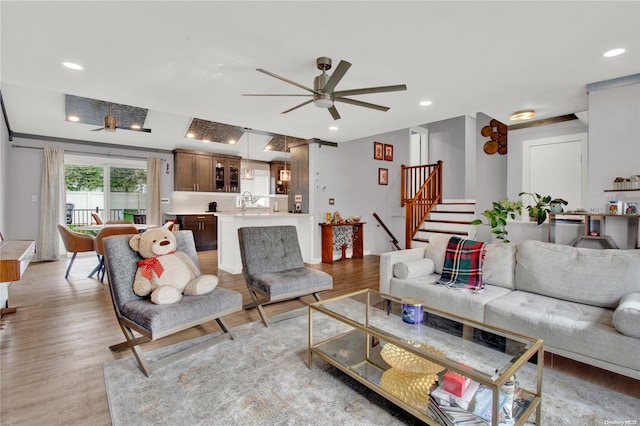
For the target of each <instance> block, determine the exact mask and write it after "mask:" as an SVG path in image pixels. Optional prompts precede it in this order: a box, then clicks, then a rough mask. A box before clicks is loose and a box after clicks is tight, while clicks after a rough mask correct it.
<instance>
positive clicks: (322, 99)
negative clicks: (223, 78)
mask: <svg viewBox="0 0 640 426" xmlns="http://www.w3.org/2000/svg"><path fill="white" fill-rule="evenodd" d="M331 64H332V62H331V58H328V57H326V56H321V57H319V58H317V59H316V66H317V68H318V69H319V70H320V71H322V74H320V75H318V76H316V77H315V78H314V80H313V89H311V88H309V87H307V86H304V85H302V84H299V83H296V82H295V81H292V80H289V79H287V78H285V77H281V76H279V75H277V74H274V73H272V72H269V71H267V70H264V69H261V68H257V69H256V71H259V72H261V73H264V74H267V75H269V76H271V77H274V78H277V79H278V80H282V81H284V82H285V83H289V84H292V85H294V86H296V87H299V88H301V89H303V90H306V91H308V92H311V94H309V95H299V94H244V95H243V96H311V99H310V100H308V101H305V102H303V103H301V104H298V105H296V106H294V107H293V108H289V109H288V110H286V111H282V114H287V113H289V112H291V111H293V110H295V109H298V108H300V107H302V106H305V105H307V104H310V103H311V102H313V104H314V105H315V106H316V107H318V108H324V109H328V110H329V114H331V117H333V119H334V120H339V119H340V118H341V117H340V114H339V113H338V110H337V109H336V107H335V105H334V102H343V103H347V104H350V105H355V106H360V107H364V108H370V109H375V110H378V111H388V110H389V107H385V106H382V105H376V104H371V103H368V102H363V101H359V100H356V99H351V98H346V97H345V96H351V95H366V94H369V93H383V92H396V91H401V90H407V86H406V85H404V84H398V85H394V86H380V87H367V88H362V89H353V90H342V91H337V92H336V91H335V88H336V86H337V85H338V83H339V82H340V80H342V77H344V75H345V74H346V72H347V71H348V70H349V68H351V64H350V63H349V62H347V61H342V60H341V61H340V63H338V66H337V67H336V69H335V70H334V72H333V74H331V75H329V74H327V71H328V70H330V69H331Z"/></svg>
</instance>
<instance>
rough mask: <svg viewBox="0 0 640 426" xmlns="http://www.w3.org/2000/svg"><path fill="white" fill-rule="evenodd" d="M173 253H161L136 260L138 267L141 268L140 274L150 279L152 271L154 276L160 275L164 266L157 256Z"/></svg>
mask: <svg viewBox="0 0 640 426" xmlns="http://www.w3.org/2000/svg"><path fill="white" fill-rule="evenodd" d="M173 253H175V251H172V252H169V253H166V254H161V255H159V256H156V257H150V258H148V259H141V260H138V268H142V276H143V277H145V278H147V279H149V280H150V279H151V278H152V277H153V273H154V272H155V273H156V276H157V277H160V276H161V275H162V273H163V272H164V267H163V266H162V263H160V261H159V260H158V258H159V257H160V256H166V255H167V254H173Z"/></svg>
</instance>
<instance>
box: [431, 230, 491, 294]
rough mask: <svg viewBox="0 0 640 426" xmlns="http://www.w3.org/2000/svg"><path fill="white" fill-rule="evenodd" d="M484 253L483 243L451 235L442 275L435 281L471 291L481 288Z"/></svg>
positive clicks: (482, 285) (482, 286)
mask: <svg viewBox="0 0 640 426" xmlns="http://www.w3.org/2000/svg"><path fill="white" fill-rule="evenodd" d="M484 254H485V243H483V242H480V241H473V240H465V239H462V238H458V237H451V239H450V240H449V244H448V245H447V251H446V254H445V258H444V266H443V268H442V276H441V277H440V279H439V280H438V281H437V283H438V284H443V285H446V286H449V287H452V288H459V289H466V290H469V291H472V292H477V291H480V290H482V289H483V288H484V284H483V283H482V262H483V260H484Z"/></svg>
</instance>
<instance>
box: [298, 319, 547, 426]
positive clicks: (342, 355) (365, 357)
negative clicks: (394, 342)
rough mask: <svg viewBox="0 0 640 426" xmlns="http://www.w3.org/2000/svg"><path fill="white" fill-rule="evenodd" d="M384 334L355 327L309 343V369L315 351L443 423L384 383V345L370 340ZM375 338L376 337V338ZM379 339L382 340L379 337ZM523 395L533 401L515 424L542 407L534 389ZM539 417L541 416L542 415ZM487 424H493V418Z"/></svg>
mask: <svg viewBox="0 0 640 426" xmlns="http://www.w3.org/2000/svg"><path fill="white" fill-rule="evenodd" d="M382 338H384V336H382V335H378V334H377V333H367V332H364V331H362V330H357V329H355V330H352V331H349V332H346V333H343V334H340V335H337V336H335V337H332V338H330V339H327V340H324V341H322V342H319V343H317V344H312V343H311V341H310V346H309V365H308V366H309V369H311V368H313V354H315V355H318V356H319V357H320V358H322V359H323V360H325V361H326V362H328V363H329V364H331V365H333V366H334V367H336V368H337V369H338V370H340V371H342V372H344V373H346V374H347V375H349V376H350V377H352V378H353V379H355V380H357V381H358V382H360V383H362V384H363V385H365V386H366V387H367V388H369V389H371V390H372V391H374V392H376V393H377V394H379V395H380V396H382V397H383V398H385V399H387V400H388V401H390V402H392V403H394V404H395V405H397V406H398V407H400V408H402V409H403V410H405V411H407V412H409V413H411V414H412V415H413V416H415V417H417V418H418V419H420V420H422V421H424V422H425V423H427V424H430V425H442V424H443V423H441V422H439V421H438V420H436V419H434V418H433V417H432V416H430V415H429V414H427V413H428V412H429V409H430V408H429V407H428V406H427V405H426V404H427V402H426V401H425V406H424V407H423V408H421V409H420V408H417V407H415V406H413V405H411V404H408V403H407V402H405V401H403V400H401V399H399V398H397V397H396V396H394V395H393V394H391V393H390V392H388V391H387V390H385V389H384V388H383V387H382V383H381V382H382V376H383V375H384V373H385V371H387V369H388V368H389V367H388V366H386V365H385V364H386V363H385V362H384V360H383V359H382V356H381V355H380V352H381V347H382V345H380V344H378V345H373V347H372V345H369V344H368V343H369V341H373V340H375V339H382ZM372 339H373V340H372ZM378 341H379V340H378ZM520 398H521V399H524V400H528V401H529V405H528V407H526V408H525V409H523V410H522V412H521V413H520V414H519V415H518V417H517V418H516V422H515V425H520V424H524V422H525V420H526V419H528V418H529V417H530V416H531V415H532V414H533V412H534V411H535V410H536V408H537V409H538V410H539V409H540V408H539V405H540V402H541V398H540V396H538V395H535V394H534V393H531V392H529V391H527V390H525V389H521V391H520ZM538 418H539V416H538ZM484 424H487V425H489V424H490V423H489V422H486V423H484Z"/></svg>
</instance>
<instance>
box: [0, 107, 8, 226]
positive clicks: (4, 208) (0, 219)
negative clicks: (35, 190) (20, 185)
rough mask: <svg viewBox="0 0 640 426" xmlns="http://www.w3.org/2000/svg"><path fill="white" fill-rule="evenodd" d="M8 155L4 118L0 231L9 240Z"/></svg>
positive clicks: (0, 149)
mask: <svg viewBox="0 0 640 426" xmlns="http://www.w3.org/2000/svg"><path fill="white" fill-rule="evenodd" d="M8 154H9V134H8V133H7V125H6V123H5V122H4V118H0V231H2V234H3V235H4V237H5V238H9V235H10V234H8V233H7V229H8V228H7V226H6V217H7V203H6V201H5V200H6V195H5V194H6V193H7V190H8V187H7V185H8V182H9V179H8V176H9V172H8V167H7V165H8V162H9V160H8Z"/></svg>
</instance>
